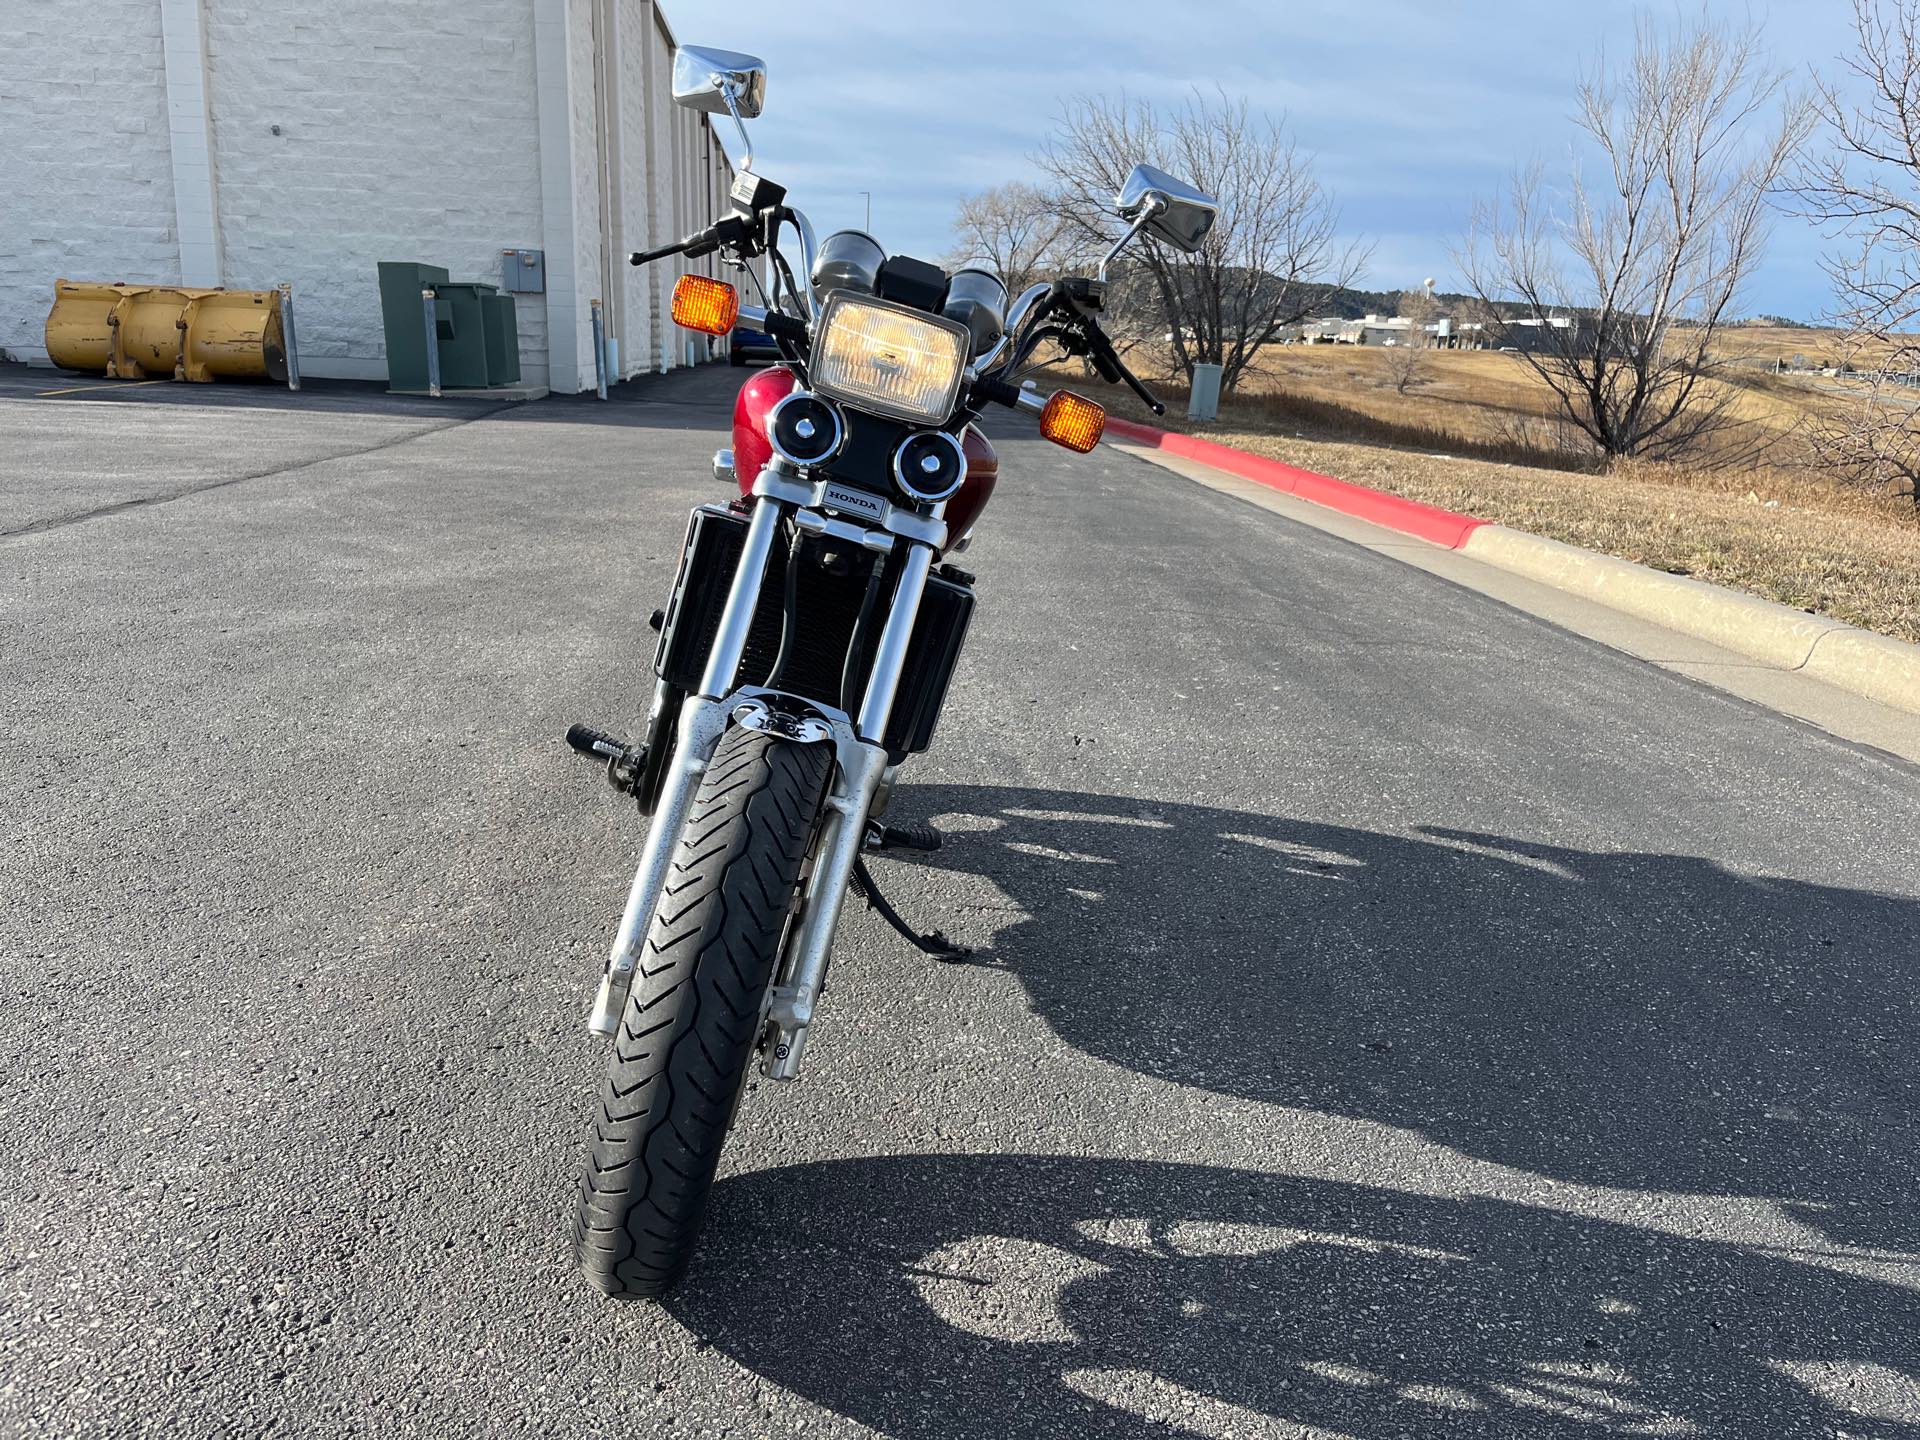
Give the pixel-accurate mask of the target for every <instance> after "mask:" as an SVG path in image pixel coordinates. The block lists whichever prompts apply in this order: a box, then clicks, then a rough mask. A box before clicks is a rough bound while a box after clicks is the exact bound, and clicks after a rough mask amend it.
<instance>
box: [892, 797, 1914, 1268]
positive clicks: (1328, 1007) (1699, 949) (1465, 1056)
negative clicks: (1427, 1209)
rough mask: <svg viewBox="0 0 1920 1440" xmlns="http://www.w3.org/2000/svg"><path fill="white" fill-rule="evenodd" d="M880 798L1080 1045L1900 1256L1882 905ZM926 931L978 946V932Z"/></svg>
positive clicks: (1567, 856)
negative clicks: (977, 910)
mask: <svg viewBox="0 0 1920 1440" xmlns="http://www.w3.org/2000/svg"><path fill="white" fill-rule="evenodd" d="M898 806H899V809H900V810H901V812H902V813H903V814H906V815H907V816H909V817H910V818H919V817H922V816H942V815H944V816H948V817H951V818H950V819H949V820H948V821H946V822H943V823H944V824H945V827H946V828H947V829H948V831H949V837H950V838H949V841H948V844H947V846H946V848H945V849H944V850H942V851H940V852H939V853H938V854H937V855H935V856H933V857H930V859H931V862H932V863H933V864H936V865H939V866H942V867H947V868H951V869H954V870H956V871H964V872H970V873H972V874H976V875H980V876H984V877H986V878H988V879H989V880H991V881H992V882H993V883H994V884H995V885H996V886H997V887H998V888H999V889H1000V890H1001V891H1003V892H1004V893H1005V895H1006V896H1007V897H1008V898H1009V900H1010V901H1011V902H1012V905H1013V907H1014V913H1013V917H1012V919H1011V922H1010V923H1007V924H1005V925H1004V926H1003V928H1001V929H1000V930H999V931H998V933H997V934H995V935H993V937H992V939H991V941H990V942H989V948H987V949H986V950H985V951H984V952H983V954H982V956H981V957H980V958H981V959H982V960H983V961H984V962H985V963H991V964H996V965H1000V966H1003V967H1005V968H1006V969H1008V970H1010V971H1012V972H1013V973H1014V974H1015V975H1017V976H1018V977H1019V979H1020V980H1021V982H1022V983H1023V984H1024V985H1025V987H1026V989H1027V990H1028V992H1029V994H1030V995H1031V997H1032V1000H1033V1003H1034V1006H1035V1008H1036V1010H1037V1011H1038V1012H1039V1013H1040V1014H1041V1015H1042V1016H1044V1017H1045V1019H1046V1020H1047V1021H1048V1023H1049V1024H1051V1025H1052V1026H1053V1028H1054V1029H1055V1030H1056V1031H1057V1032H1058V1033H1059V1034H1060V1035H1061V1036H1062V1037H1063V1038H1064V1039H1066V1040H1067V1041H1069V1042H1070V1043H1072V1044H1074V1045H1076V1046H1078V1047H1080V1048H1081V1049H1083V1050H1086V1051H1088V1052H1089V1053H1091V1054H1094V1055H1097V1056H1100V1057H1101V1058H1103V1059H1106V1060H1110V1061H1112V1062H1114V1063H1115V1064H1119V1065H1123V1066H1127V1067H1129V1068H1132V1069H1134V1070H1137V1071H1140V1072H1142V1073H1145V1074H1149V1075H1155V1076H1159V1077H1162V1078H1164V1079H1167V1080H1172V1081H1176V1082H1178V1083H1180V1084H1183V1085H1191V1086H1198V1087H1201V1088H1204V1089H1208V1090H1213V1091H1217V1092H1220V1093H1222V1094H1228V1095H1236V1096H1241V1097H1244V1098H1247V1099H1250V1100H1257V1101H1272V1102H1276V1103H1279V1104H1284V1105H1289V1106H1297V1107H1301V1108H1305V1109H1311V1110H1320V1111H1331V1112H1334V1113H1337V1114H1341V1115H1349V1116H1355V1117H1359V1118H1363V1119H1368V1120H1376V1121H1381V1122H1385V1123H1387V1124H1390V1125H1395V1126H1401V1127H1405V1128H1408V1129H1412V1130H1416V1131H1419V1132H1421V1133H1422V1134H1425V1135H1427V1136H1429V1137H1431V1138H1433V1139H1435V1140H1438V1141H1440V1142H1442V1143H1444V1144H1447V1145H1449V1146H1452V1147H1454V1148H1456V1149H1459V1150H1462V1151H1465V1152H1466V1153H1468V1154H1470V1155H1475V1156H1480V1157H1483V1158H1486V1159H1489V1160H1493V1161H1497V1162H1499V1163H1501V1164H1504V1165H1511V1166H1516V1167H1519V1168H1521V1169H1524V1170H1529V1171H1533V1172H1535V1173H1538V1174H1543V1175H1548V1176H1552V1177H1555V1178H1560V1179H1566V1180H1575V1181H1583V1182H1591V1183H1596V1184H1603V1185H1610V1186H1619V1187H1624V1188H1630V1189H1640V1190H1670V1191H1685V1192H1693V1193H1706V1194H1715V1195H1738V1196H1757V1197H1763V1198H1766V1199H1770V1200H1777V1201H1781V1202H1783V1203H1784V1204H1785V1205H1786V1206H1787V1207H1788V1208H1789V1209H1790V1210H1791V1211H1792V1212H1793V1213H1794V1214H1795V1215H1796V1217H1797V1218H1799V1219H1800V1220H1802V1221H1804V1222H1805V1223H1807V1224H1808V1225H1811V1226H1813V1227H1815V1228H1817V1229H1818V1230H1820V1231H1822V1232H1823V1233H1825V1234H1826V1235H1828V1236H1829V1237H1831V1238H1832V1239H1833V1240H1835V1241H1839V1242H1842V1243H1846V1244H1851V1245H1857V1246H1864V1247H1870V1248H1889V1249H1899V1250H1914V1249H1920V1210H1917V1208H1916V1207H1917V1206H1920V1200H1917V1199H1916V1179H1917V1178H1920V1125H1917V1123H1916V1114H1920V1070H1916V1067H1915V1066H1914V1064H1913V1057H1914V1055H1915V1054H1916V1053H1920V1014H1917V1004H1916V997H1917V996H1920V969H1916V962H1917V961H1920V903H1916V901H1914V900H1912V899H1906V898H1900V897H1897V896H1892V895H1884V894H1876V893H1873V892H1870V891H1865V890H1848V889H1840V888H1834V887H1830V886H1822V885H1813V884H1806V883H1801V882H1798V881H1792V880H1775V879H1756V878H1752V877H1749V876H1744V875H1739V874H1734V873H1731V872H1729V871H1727V870H1725V869H1723V868H1721V867H1720V866H1718V865H1715V864H1713V863H1711V862H1709V861H1706V860H1702V859H1697V858H1692V857H1687V856H1680V855H1661V854H1649V853H1613V854H1596V853H1588V852H1584V851H1579V850H1568V849H1559V848H1555V847H1552V846H1546V845H1537V844H1531V843H1528V842H1525V841H1520V840H1515V839H1511V838H1507V837H1502V836H1495V835H1476V834H1467V833H1460V832H1451V831H1437V830H1436V831H1428V832H1424V833H1423V834H1422V835H1421V836H1419V837H1407V836H1397V835H1382V834H1375V833H1370V832H1367V831H1362V830H1353V829H1345V828H1340V827H1337V826H1329V825H1317V824H1304V823H1298V822H1293V821H1288V820H1281V819H1273V818H1269V817H1265V816H1257V815H1248V814H1242V813H1239V812H1233V811H1223V810H1210V809H1205V808H1201V807H1192V806H1180V805H1163V804H1149V803H1146V802H1140V801H1130V800H1118V799H1112V798H1106V797H1097V796H1087V795H1079V794H1065V793H1060V792H1055V791H1043V790H1020V789H1005V788H972V787H951V788H943V787H937V786H936V787H915V788H912V789H907V790H903V791H902V792H901V798H900V800H899V802H898ZM956 832H958V833H956ZM881 878H882V880H883V882H884V878H885V877H884V876H882V877H881ZM1021 912H1024V913H1021ZM987 918H993V917H987ZM928 919H929V922H930V923H932V922H933V921H935V920H937V921H938V923H940V924H942V925H943V926H945V927H946V928H947V929H949V930H950V931H954V930H959V931H962V932H965V938H967V939H968V940H969V942H970V943H974V944H980V943H981V939H982V937H981V935H980V934H979V932H978V930H977V928H973V927H974V926H977V924H978V923H979V920H978V919H977V918H974V917H968V918H963V917H957V916H939V917H928ZM970 921H971V923H970Z"/></svg>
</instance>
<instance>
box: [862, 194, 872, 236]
mask: <svg viewBox="0 0 1920 1440" xmlns="http://www.w3.org/2000/svg"><path fill="white" fill-rule="evenodd" d="M860 194H862V195H864V196H866V199H867V223H866V226H865V229H866V232H867V233H868V234H869V235H871V234H872V233H873V192H872V191H871V190H862V191H860Z"/></svg>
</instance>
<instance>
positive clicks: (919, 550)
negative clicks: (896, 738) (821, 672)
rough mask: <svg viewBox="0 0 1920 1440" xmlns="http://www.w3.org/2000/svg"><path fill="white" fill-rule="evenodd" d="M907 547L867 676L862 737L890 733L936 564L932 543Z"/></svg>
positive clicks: (878, 736)
mask: <svg viewBox="0 0 1920 1440" xmlns="http://www.w3.org/2000/svg"><path fill="white" fill-rule="evenodd" d="M906 549H907V555H906V558H905V559H904V560H903V561H902V562H901V564H900V583H899V585H898V586H896V587H895V589H894V592H893V608H892V610H891V611H890V612H889V613H888V615H887V623H886V627H885V628H884V629H882V630H881V632H880V643H879V645H878V646H876V647H875V649H874V654H873V670H872V672H871V673H870V674H869V675H868V677H867V693H866V696H865V697H864V698H863V699H862V700H861V701H860V718H859V728H860V738H861V739H862V740H878V739H880V738H881V736H883V735H885V734H886V733H887V717H888V716H890V715H892V714H893V697H894V694H895V692H896V691H898V690H899V688H900V672H901V671H902V670H904V669H905V668H906V664H907V645H908V643H909V642H910V641H911V640H912V639H913V621H914V617H915V616H917V615H918V614H919V613H920V597H921V596H922V595H923V594H925V593H926V589H927V571H928V570H929V569H931V568H932V566H933V547H932V546H929V545H913V544H909V545H908V546H907V547H906Z"/></svg>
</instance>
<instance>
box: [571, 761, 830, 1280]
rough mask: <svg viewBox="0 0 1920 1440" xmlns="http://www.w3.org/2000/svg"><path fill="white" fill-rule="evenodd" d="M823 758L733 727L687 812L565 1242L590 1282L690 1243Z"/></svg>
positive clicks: (802, 847) (803, 843) (677, 1252)
mask: <svg viewBox="0 0 1920 1440" xmlns="http://www.w3.org/2000/svg"><path fill="white" fill-rule="evenodd" d="M832 769H833V749H832V747H831V746H828V745H819V744H814V745H795V744H792V743H791V742H788V741H785V740H781V739H778V738H776V737H773V736H769V735H765V734H762V733H760V732H758V731H754V730H747V729H744V728H739V727H736V728H734V729H731V730H729V731H728V732H727V733H726V735H725V736H724V737H723V738H722V739H721V741H720V744H719V746H718V748H716V749H715V751H714V755H713V760H712V762H711V763H710V764H709V765H708V766H707V771H706V774H705V776H703V777H702V779H701V782H700V791H699V794H698V795H697V796H696V797H695V799H694V802H693V809H692V811H691V812H690V813H689V814H688V816H687V823H686V827H685V829H683V830H682V831H681V833H680V840H679V844H678V847H677V850H676V853H675V855H674V858H673V861H672V863H671V864H670V865H669V866H668V869H667V876H666V883H665V884H664V886H663V887H662V890H661V895H660V903H659V905H658V906H657V907H656V908H655V910H654V915H653V922H652V924H651V926H650V927H649V928H648V931H647V939H646V943H645V945H644V947H643V948H642V951H641V957H640V968H639V971H638V973H637V974H636V975H635V977H634V982H633V989H632V991H631V993H630V994H629V996H628V998H627V1008H626V1012H625V1014H624V1016H623V1017H622V1020H621V1025H620V1030H619V1033H618V1034H616V1035H615V1036H614V1041H613V1055H612V1059H611V1060H610V1062H609V1064H608V1067H607V1077H606V1081H605V1083H604V1084H603V1085H602V1086H601V1089H600V1106H599V1112H598V1114H597V1116H596V1118H595V1123H594V1127H593V1134H592V1136H591V1139H590V1144H589V1148H588V1153H587V1161H586V1168H585V1170H584V1172H583V1173H582V1175H581V1178H580V1203H579V1209H578V1211H577V1213H576V1218H575V1223H574V1249H575V1253H576V1254H577V1255H578V1257H579V1260H580V1266H581V1269H582V1270H584V1271H585V1272H586V1276H587V1279H588V1280H589V1281H590V1282H591V1283H592V1284H593V1286H594V1288H596V1289H598V1290H600V1291H602V1292H604V1293H605V1294H608V1295H622V1296H636V1297H645V1296H655V1295H659V1294H661V1293H662V1292H664V1291H665V1290H666V1289H667V1288H668V1287H669V1286H671V1285H672V1284H673V1282H674V1281H675V1280H677V1279H679V1278H680V1276H681V1274H682V1273H683V1272H684V1271H685V1270H686V1268H687V1262H688V1261H689V1260H690V1259H691V1258H692V1255H693V1247H694V1241H695V1240H696V1238H697V1237H698V1235H699V1232H700V1221H701V1217H702V1215H703V1214H704V1213H705V1210H706V1203H707V1191H708V1189H709V1188H710V1187H711V1186H712V1184H713V1174H714V1170H715V1168H716V1167H717V1166H718V1165H719V1163H720V1147H721V1146H722V1145H723V1144H724V1143H725V1141H726V1137H727V1127H728V1125H729V1123H730V1122H731V1120H732V1117H733V1106H734V1101H735V1099H736V1097H737V1096H738V1095H739V1092H740V1086H741V1082H742V1080H743V1079H744V1077H745V1074H746V1068H747V1066H748V1065H750V1064H751V1063H752V1061H753V1051H754V1043H755V1041H756V1040H757V1039H758V1033H757V1032H758V1029H759V1025H760V1009H761V1001H762V1000H763V999H764V997H765V995H766V991H767V986H768V985H769V984H771V983H772V979H773V967H774V963H775V961H776V960H777V959H778V957H779V949H780V939H781V935H782V933H783V931H784V929H785V926H786V920H787V914H788V910H789V906H790V902H791V900H792V897H793V895H794V892H795V890H796V889H797V888H798V886H799V884H800V876H801V870H802V867H803V866H804V864H805V862H806V856H807V849H808V846H809V845H810V844H811V843H812V840H813V835H814V831H815V828H816V826H817V824H818V820H819V815H820V810H821V803H822V800H823V799H824V797H825V794H826V787H827V780H828V777H829V775H830V774H831V773H832Z"/></svg>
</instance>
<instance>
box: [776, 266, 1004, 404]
mask: <svg viewBox="0 0 1920 1440" xmlns="http://www.w3.org/2000/svg"><path fill="white" fill-rule="evenodd" d="M971 338H972V337H971V335H970V333H969V332H968V330H967V327H966V326H964V325H962V324H960V323H958V322H957V321H953V320H948V319H946V318H944V317H943V316H939V315H929V314H927V312H926V311H924V310H915V309H913V308H911V307H910V306H906V305H896V304H894V303H893V302H892V301H889V300H876V299H874V298H873V297H872V296H870V295H857V294H855V293H854V292H852V291H851V290H835V291H833V292H832V293H831V294H830V295H828V297H827V304H826V308H825V309H824V310H823V311H821V313H820V319H819V321H818V322H817V323H816V324H815V325H814V327H813V354H812V357H811V359H810V360H809V362H808V365H807V378H808V380H809V381H810V382H811V386H810V388H811V389H813V390H814V391H815V393H817V394H820V395H825V396H827V397H828V398H829V399H833V400H840V401H844V402H845V403H846V404H849V405H852V406H855V407H856V408H858V409H861V410H868V411H871V412H872V413H873V414H875V415H885V416H887V417H888V418H889V419H893V420H905V421H908V422H910V423H913V424H918V425H938V424H941V423H942V422H944V421H945V420H946V419H947V417H948V416H949V415H951V414H953V407H954V404H955V403H956V402H957V401H958V400H959V398H960V381H961V378H962V377H963V376H964V375H965V373H966V369H967V350H968V347H969V345H970V343H971Z"/></svg>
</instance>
